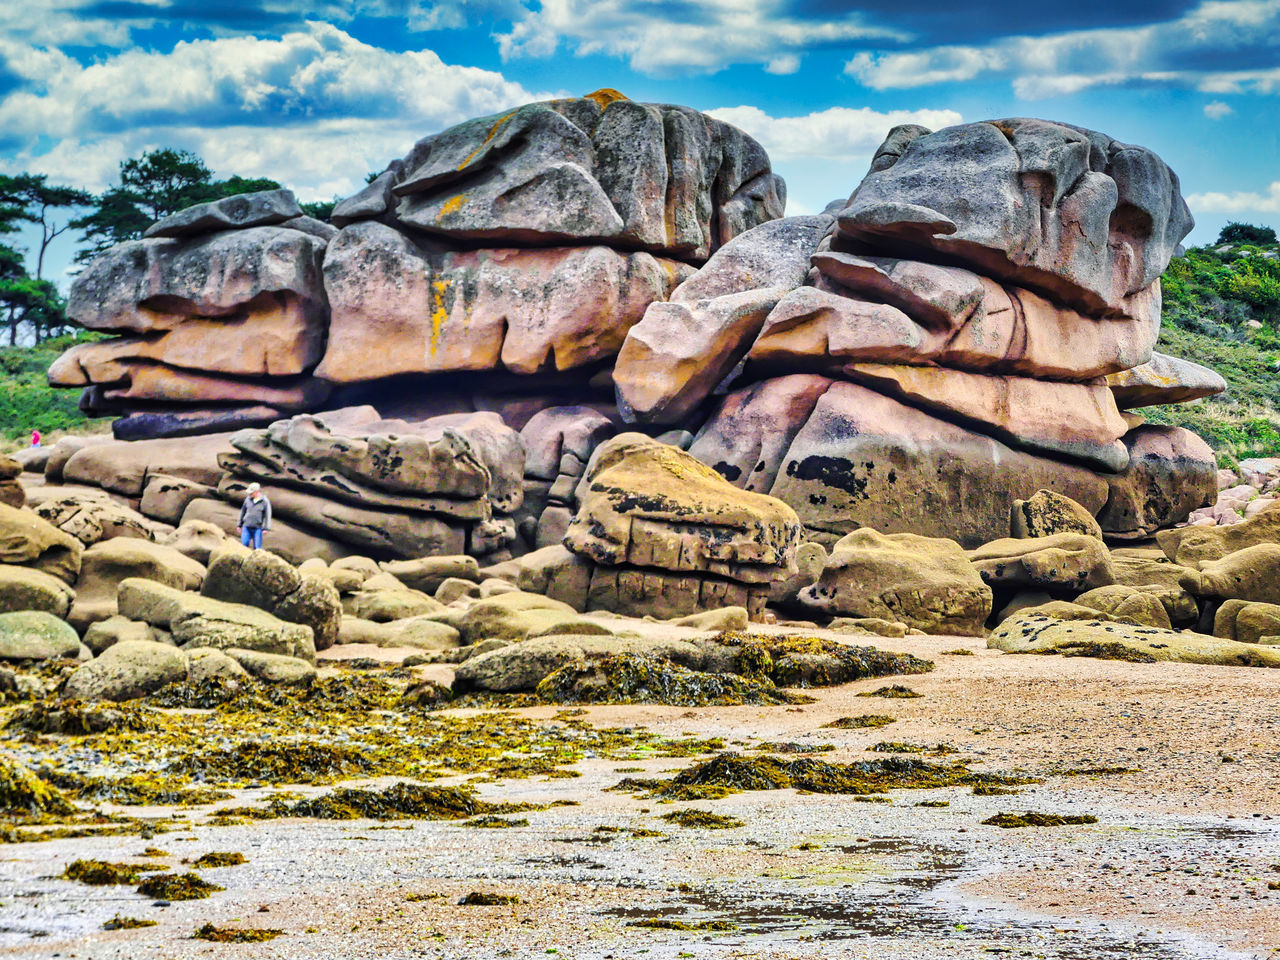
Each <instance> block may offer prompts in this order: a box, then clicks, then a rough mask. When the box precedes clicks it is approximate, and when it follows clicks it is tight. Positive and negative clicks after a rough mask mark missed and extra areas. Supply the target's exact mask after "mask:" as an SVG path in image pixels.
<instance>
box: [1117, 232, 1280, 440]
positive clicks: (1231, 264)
mask: <svg viewBox="0 0 1280 960" xmlns="http://www.w3.org/2000/svg"><path fill="white" fill-rule="evenodd" d="M1157 349H1158V350H1160V351H1161V352H1162V353H1167V354H1169V355H1171V356H1175V357H1182V358H1184V359H1187V360H1192V361H1195V362H1196V363H1201V364H1204V365H1205V366H1207V367H1211V368H1212V369H1214V370H1216V371H1218V373H1220V374H1222V376H1223V378H1225V379H1226V381H1227V392H1226V393H1224V394H1221V395H1220V396H1217V397H1212V398H1209V399H1207V400H1203V401H1201V402H1199V403H1191V404H1176V405H1173V406H1167V407H1150V408H1148V409H1146V410H1142V411H1139V412H1141V413H1144V414H1145V415H1146V416H1147V417H1148V419H1149V420H1151V422H1153V423H1168V424H1175V425H1177V426H1182V427H1186V428H1187V429H1189V430H1193V431H1195V432H1196V433H1198V434H1200V436H1202V437H1204V439H1205V440H1206V441H1208V443H1209V445H1210V446H1212V447H1213V448H1214V450H1216V451H1217V452H1218V454H1219V457H1220V459H1221V460H1222V461H1223V462H1224V463H1228V464H1229V463H1230V462H1231V461H1232V460H1233V459H1234V460H1239V459H1244V458H1245V457H1257V456H1277V455H1280V371H1278V370H1277V367H1278V366H1280V245H1278V244H1277V243H1276V234H1275V231H1274V230H1272V229H1270V228H1269V227H1257V226H1253V225H1251V224H1243V223H1233V224H1228V225H1227V226H1226V227H1224V228H1223V230H1222V233H1221V234H1220V235H1219V237H1218V242H1217V243H1216V244H1213V245H1211V246H1208V247H1196V248H1192V249H1190V250H1188V251H1187V252H1186V254H1185V255H1183V256H1181V257H1175V258H1174V259H1173V261H1172V262H1171V263H1170V264H1169V269H1168V270H1166V271H1165V275H1164V326H1163V328H1162V329H1161V332H1160V342H1159V346H1158V347H1157Z"/></svg>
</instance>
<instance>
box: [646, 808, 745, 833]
mask: <svg viewBox="0 0 1280 960" xmlns="http://www.w3.org/2000/svg"><path fill="white" fill-rule="evenodd" d="M661 819H663V820H666V821H667V822H669V823H674V824H675V825H676V826H678V827H688V828H690V829H696V830H734V829H736V828H737V827H745V826H746V824H745V823H744V822H743V821H741V820H739V819H738V818H737V817H726V816H724V815H723V814H719V813H711V812H710V811H709V810H695V809H693V808H686V809H684V810H672V811H671V812H670V813H664V814H663V815H662V818H661Z"/></svg>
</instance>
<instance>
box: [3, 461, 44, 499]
mask: <svg viewBox="0 0 1280 960" xmlns="http://www.w3.org/2000/svg"><path fill="white" fill-rule="evenodd" d="M29 449H34V450H39V449H41V448H40V447H32V448H29ZM27 459H30V458H29V457H28V458H27ZM23 469H24V464H22V463H19V462H18V460H16V459H15V458H13V457H6V456H0V503H3V504H5V505H6V506H10V507H24V506H26V504H27V492H26V490H25V489H23V486H22V483H21V482H20V481H19V480H18V477H19V475H21V473H22V472H23Z"/></svg>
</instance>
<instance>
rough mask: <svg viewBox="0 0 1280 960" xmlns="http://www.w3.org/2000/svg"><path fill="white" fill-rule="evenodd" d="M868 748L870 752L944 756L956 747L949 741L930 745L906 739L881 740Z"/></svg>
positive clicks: (952, 751) (954, 750) (953, 751)
mask: <svg viewBox="0 0 1280 960" xmlns="http://www.w3.org/2000/svg"><path fill="white" fill-rule="evenodd" d="M870 749H871V752H872V753H927V754H930V755H932V756H935V757H945V756H947V755H948V754H952V753H955V752H956V748H955V747H953V746H951V744H949V743H938V744H934V745H933V746H932V747H930V746H928V745H926V744H923V743H911V742H909V741H906V740H881V741H880V742H879V743H877V744H873V745H872V746H871V748H870Z"/></svg>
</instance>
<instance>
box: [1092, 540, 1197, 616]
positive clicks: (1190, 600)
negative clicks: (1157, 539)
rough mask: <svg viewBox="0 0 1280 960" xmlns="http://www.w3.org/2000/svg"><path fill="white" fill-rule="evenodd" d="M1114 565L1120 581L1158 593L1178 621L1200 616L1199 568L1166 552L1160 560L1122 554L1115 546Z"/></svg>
mask: <svg viewBox="0 0 1280 960" xmlns="http://www.w3.org/2000/svg"><path fill="white" fill-rule="evenodd" d="M1157 552H1158V551H1157ZM1111 567H1112V570H1113V571H1114V572H1115V577H1116V583H1117V584H1119V585H1123V586H1126V587H1133V588H1135V589H1139V590H1143V591H1145V592H1147V593H1150V594H1151V595H1152V596H1155V597H1157V598H1158V599H1159V600H1160V602H1161V603H1163V604H1164V606H1165V611H1166V612H1167V613H1168V614H1169V619H1170V620H1171V621H1172V622H1173V623H1174V624H1175V625H1178V626H1182V625H1185V624H1190V623H1194V622H1195V620H1196V619H1197V618H1198V617H1199V616H1200V609H1199V607H1198V606H1197V604H1196V594H1198V593H1199V592H1200V590H1199V587H1200V575H1199V573H1198V572H1197V571H1195V570H1191V569H1189V568H1187V567H1180V566H1178V565H1177V564H1174V563H1170V562H1169V561H1168V560H1166V559H1165V558H1164V555H1163V554H1160V559H1159V560H1154V559H1149V558H1142V557H1127V556H1121V555H1119V554H1118V553H1117V552H1116V551H1114V550H1113V551H1112V552H1111Z"/></svg>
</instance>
